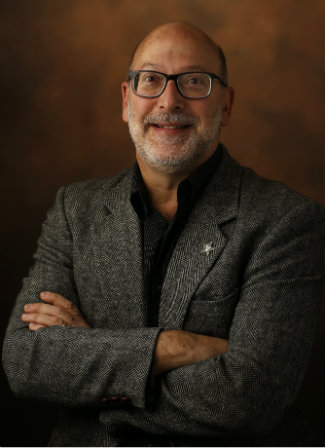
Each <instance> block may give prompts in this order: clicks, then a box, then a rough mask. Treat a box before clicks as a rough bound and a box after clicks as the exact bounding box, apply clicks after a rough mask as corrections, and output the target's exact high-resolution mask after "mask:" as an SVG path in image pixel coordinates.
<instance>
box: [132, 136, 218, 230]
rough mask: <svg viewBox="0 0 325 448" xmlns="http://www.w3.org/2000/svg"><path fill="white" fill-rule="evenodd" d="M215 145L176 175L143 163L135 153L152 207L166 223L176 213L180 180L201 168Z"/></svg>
mask: <svg viewBox="0 0 325 448" xmlns="http://www.w3.org/2000/svg"><path fill="white" fill-rule="evenodd" d="M216 147H217V143H216V144H214V145H211V149H210V150H209V151H207V152H206V153H205V154H204V156H203V157H202V158H201V159H200V160H199V161H197V163H195V164H194V165H192V166H191V167H190V168H188V169H187V170H184V171H182V172H178V173H166V172H164V171H161V170H159V169H158V168H155V167H153V166H151V165H149V164H148V163H147V162H145V161H144V160H143V159H142V158H141V157H140V156H139V154H138V153H137V161H138V165H139V168H140V171H141V174H142V178H143V181H144V184H145V186H146V188H147V191H148V195H149V199H150V202H151V204H152V206H153V207H154V208H155V209H156V210H158V211H159V213H161V214H162V215H163V216H164V217H165V218H166V219H167V220H168V221H171V219H172V218H173V216H174V214H175V213H176V211H177V206H178V203H177V188H178V185H179V183H180V182H182V180H184V179H186V178H187V177H189V176H190V175H191V174H192V173H193V172H194V171H195V170H196V169H197V168H199V166H201V165H202V164H203V163H204V162H205V161H206V160H207V159H208V158H209V157H211V155H212V154H213V152H214V151H215V148H216Z"/></svg>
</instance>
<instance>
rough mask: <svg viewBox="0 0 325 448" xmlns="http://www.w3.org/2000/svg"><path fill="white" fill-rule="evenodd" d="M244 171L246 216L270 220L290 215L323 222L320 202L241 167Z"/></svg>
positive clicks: (243, 206)
mask: <svg viewBox="0 0 325 448" xmlns="http://www.w3.org/2000/svg"><path fill="white" fill-rule="evenodd" d="M241 170H242V176H241V194H240V209H241V210H242V212H243V213H245V214H248V215H250V216H253V215H256V217H260V218H262V217H263V219H264V220H265V219H266V220H269V221H274V220H280V219H281V218H282V217H284V216H287V215H297V216H300V217H301V219H303V218H304V217H306V218H308V219H309V218H310V217H311V216H312V217H313V218H315V219H319V220H324V216H325V210H324V208H323V207H322V206H321V205H320V204H319V203H318V202H316V201H314V200H313V199H311V198H309V197H307V196H305V195H303V194H301V193H299V192H297V191H295V190H293V189H291V188H290V187H288V186H287V185H285V184H284V183H282V182H278V181H275V180H270V179H266V178H264V177H262V176H260V175H258V174H256V173H255V172H254V171H253V170H252V169H250V168H247V167H241Z"/></svg>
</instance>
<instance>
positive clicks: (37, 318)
mask: <svg viewBox="0 0 325 448" xmlns="http://www.w3.org/2000/svg"><path fill="white" fill-rule="evenodd" d="M40 297H41V300H42V301H43V302H45V303H29V304H27V305H25V306H24V314H22V316H21V320H22V321H23V322H28V323H29V329H30V330H38V329H39V328H44V327H52V326H54V325H59V326H62V327H89V328H90V325H89V324H88V323H87V322H86V321H85V319H84V318H83V317H82V315H81V313H80V311H79V310H78V308H77V307H76V306H75V305H74V304H73V303H72V302H70V301H69V300H67V299H66V298H64V297H63V296H60V294H55V293H54V292H48V291H43V292H41V294H40Z"/></svg>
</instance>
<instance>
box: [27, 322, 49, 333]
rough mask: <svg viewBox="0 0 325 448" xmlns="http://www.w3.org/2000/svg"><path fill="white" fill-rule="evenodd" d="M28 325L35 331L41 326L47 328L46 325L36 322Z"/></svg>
mask: <svg viewBox="0 0 325 448" xmlns="http://www.w3.org/2000/svg"><path fill="white" fill-rule="evenodd" d="M28 327H29V329H30V330H33V331H35V330H39V329H40V328H46V325H40V324H35V323H33V322H31V323H30V324H29V325H28Z"/></svg>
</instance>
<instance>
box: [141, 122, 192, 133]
mask: <svg viewBox="0 0 325 448" xmlns="http://www.w3.org/2000/svg"><path fill="white" fill-rule="evenodd" d="M149 126H150V127H153V128H154V129H155V130H157V131H158V132H165V133H173V134H174V133H177V132H182V131H184V130H186V129H188V128H190V127H191V126H192V125H190V124H186V123H185V124H184V123H150V125H149Z"/></svg>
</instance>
